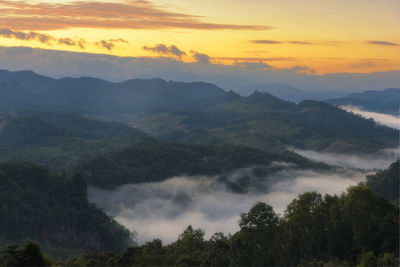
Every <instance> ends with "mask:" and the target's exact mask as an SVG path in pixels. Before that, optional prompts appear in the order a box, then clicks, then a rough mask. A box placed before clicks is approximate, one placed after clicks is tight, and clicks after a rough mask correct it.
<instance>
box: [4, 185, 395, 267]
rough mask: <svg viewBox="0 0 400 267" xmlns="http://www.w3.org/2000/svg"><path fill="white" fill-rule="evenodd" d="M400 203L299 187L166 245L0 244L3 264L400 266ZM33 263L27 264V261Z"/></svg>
mask: <svg viewBox="0 0 400 267" xmlns="http://www.w3.org/2000/svg"><path fill="white" fill-rule="evenodd" d="M398 212H399V208H398V207H397V206H394V205H393V204H391V203H390V202H389V201H387V200H386V199H384V198H382V197H380V196H378V195H375V194H374V193H373V192H372V191H371V189H370V188H368V187H367V186H362V185H360V186H354V187H350V188H349V189H348V190H347V192H346V193H343V194H342V195H340V196H337V195H325V196H322V195H320V194H318V193H316V192H309V193H304V194H301V195H299V196H298V197H297V198H296V199H294V200H293V201H292V202H291V203H290V204H289V205H288V206H287V209H286V211H285V213H284V214H283V215H282V216H279V215H277V214H276V213H275V212H274V210H273V208H272V207H271V206H269V205H267V204H265V203H262V202H259V203H256V204H255V205H254V206H253V207H252V208H251V209H250V210H249V211H248V212H246V213H242V214H241V215H240V221H239V227H240V230H239V231H238V232H236V233H234V234H232V235H224V234H222V233H215V234H214V235H213V236H212V237H211V238H210V239H209V240H205V238H204V231H203V230H201V229H193V228H192V227H191V226H188V227H187V229H186V230H185V231H184V232H183V233H182V234H181V235H180V236H179V237H178V239H177V240H176V241H175V242H173V243H171V244H167V245H163V244H162V241H161V240H159V239H155V240H153V241H150V242H147V243H146V244H144V245H141V246H133V247H130V248H128V249H126V250H125V252H123V253H122V254H115V253H112V252H107V253H89V252H88V253H84V254H82V255H81V256H79V257H75V258H71V259H69V260H68V261H62V260H56V259H51V257H49V256H46V255H43V254H42V253H41V252H40V248H39V247H38V246H37V245H35V244H34V243H26V244H25V245H24V246H23V247H18V246H8V247H5V248H4V249H3V250H1V251H0V261H2V262H3V264H5V266H10V265H23V264H25V265H29V264H40V265H42V264H43V265H45V264H48V265H50V264H51V263H55V264H57V265H59V266H175V265H179V266H355V265H356V264H359V266H397V265H398V264H399V244H398V236H399V219H398ZM27 263H28V264H27Z"/></svg>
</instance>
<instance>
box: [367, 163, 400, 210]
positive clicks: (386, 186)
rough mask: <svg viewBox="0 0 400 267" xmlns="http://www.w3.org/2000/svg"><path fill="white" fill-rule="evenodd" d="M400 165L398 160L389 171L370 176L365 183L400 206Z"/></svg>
mask: <svg viewBox="0 0 400 267" xmlns="http://www.w3.org/2000/svg"><path fill="white" fill-rule="evenodd" d="M399 165H400V161H399V160H397V161H396V162H394V163H392V164H391V165H390V167H389V168H388V169H386V170H383V171H379V172H377V173H375V174H371V175H368V176H367V180H366V182H365V184H366V185H368V186H369V187H371V188H372V190H373V191H374V192H375V193H376V194H378V195H380V196H383V197H385V198H386V199H387V200H389V201H391V202H392V203H393V204H395V205H398V204H399V182H400V169H399Z"/></svg>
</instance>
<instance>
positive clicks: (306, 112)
mask: <svg viewBox="0 0 400 267" xmlns="http://www.w3.org/2000/svg"><path fill="white" fill-rule="evenodd" d="M132 125H133V126H134V127H137V128H139V129H141V130H143V131H145V132H147V133H149V134H150V135H153V136H156V137H158V138H161V139H162V140H166V141H171V142H186V143H210V144H217V143H233V144H239V145H247V146H251V147H255V148H259V149H264V150H266V151H282V150H284V149H287V148H288V147H296V148H302V149H308V150H317V151H326V152H336V153H340V152H344V153H367V152H375V151H377V150H379V149H382V148H385V147H394V146H398V142H399V141H398V131H396V130H394V129H390V128H387V127H383V126H379V125H377V124H376V123H375V122H374V121H372V120H367V119H364V118H362V117H360V116H356V115H354V114H351V113H348V112H346V111H344V110H342V109H340V108H337V107H335V106H333V105H330V104H327V103H323V102H319V101H312V100H308V101H302V102H301V103H299V104H297V105H296V104H294V103H291V102H288V101H284V100H281V99H278V98H276V97H274V96H272V95H270V94H268V93H261V92H255V93H253V94H252V95H250V96H248V97H242V98H240V99H238V100H236V101H233V102H230V103H226V104H221V105H217V106H214V107H210V108H208V109H204V110H202V111H191V112H187V111H177V112H170V113H165V112H164V113H163V114H162V115H160V114H158V115H156V114H152V115H149V116H148V117H147V118H146V117H144V118H141V119H140V120H137V121H135V122H133V123H132Z"/></svg>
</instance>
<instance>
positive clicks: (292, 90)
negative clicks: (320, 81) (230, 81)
mask: <svg viewBox="0 0 400 267" xmlns="http://www.w3.org/2000/svg"><path fill="white" fill-rule="evenodd" d="M255 91H260V92H266V93H269V94H271V95H274V96H276V97H279V98H280V99H284V100H287V101H291V102H296V103H299V102H301V101H303V100H326V99H331V98H338V97H343V96H345V95H346V94H345V93H343V92H337V91H320V92H317V91H307V90H303V89H299V88H296V87H292V86H288V85H284V84H280V83H271V84H258V85H249V86H247V87H244V88H242V89H239V90H237V92H238V93H240V94H241V95H243V96H249V95H251V94H252V93H254V92H255Z"/></svg>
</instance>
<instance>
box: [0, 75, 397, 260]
mask: <svg viewBox="0 0 400 267" xmlns="http://www.w3.org/2000/svg"><path fill="white" fill-rule="evenodd" d="M279 86H281V85H279ZM279 86H278V87H279ZM281 88H284V87H281ZM288 90H289V91H290V90H292V92H298V93H299V94H298V95H296V94H293V98H296V97H300V95H301V91H293V90H295V89H293V88H289V89H288ZM289 91H288V92H289ZM279 92H280V91H275V93H279ZM388 92H389V93H391V94H393V93H394V94H396V92H397V89H389V90H385V91H382V92H377V93H367V94H366V95H367V96H364V94H361V96H359V95H356V96H357V97H360V99H361V98H363V97H364V98H368V97H372V98H375V99H378V97H377V96H380V95H381V94H386V93H388ZM281 93H283V94H285V91H282V92H281ZM371 94H372V96H369V95H371ZM289 95H290V92H289ZM308 96H310V97H311V95H308ZM314 96H316V95H315V94H314ZM353 96H354V95H353ZM298 99H299V100H301V99H300V98H298ZM388 99H394V96H393V95H391V96H388V97H386V98H385V97H382V101H387V100H388ZM295 102H296V101H294V102H291V101H287V100H285V99H280V98H278V97H276V96H273V95H272V94H269V93H267V92H260V91H256V92H253V93H252V94H250V95H248V96H241V95H239V94H237V93H235V92H234V91H227V90H224V89H222V88H220V87H218V86H216V85H213V84H210V83H204V82H190V83H185V82H174V81H165V80H163V79H131V80H127V81H124V82H109V81H105V80H102V79H98V78H90V77H81V78H60V79H55V78H50V77H46V76H42V75H38V74H36V73H34V72H32V71H20V72H10V71H5V70H3V71H0V112H1V115H0V152H1V153H0V170H1V173H0V179H1V180H2V182H3V183H2V184H3V186H6V187H7V190H6V191H4V192H6V196H5V197H4V198H2V199H0V201H2V202H1V203H3V204H4V205H0V215H1V216H0V225H4V227H9V228H10V231H9V234H8V235H3V236H2V238H3V241H1V240H0V241H1V242H4V243H10V242H16V241H22V240H24V239H25V238H35V239H36V240H38V241H39V242H41V243H43V244H47V245H46V251H48V252H49V253H52V255H58V256H60V257H67V256H71V255H77V253H80V252H81V251H83V250H84V249H89V250H91V251H96V252H102V251H104V250H107V249H109V248H110V246H112V247H113V248H115V249H113V250H114V251H116V252H121V251H123V250H124V249H125V248H126V247H128V246H129V245H132V244H133V243H132V242H133V241H138V242H140V243H145V242H146V241H148V240H149V239H152V238H156V237H161V238H162V239H163V240H164V241H167V242H173V241H174V238H175V237H176V236H177V235H178V234H179V233H180V232H181V231H182V230H183V229H184V228H185V227H186V226H187V225H188V224H194V226H195V227H203V228H205V229H206V231H207V235H206V236H207V237H210V236H211V234H212V233H213V232H216V231H225V232H226V231H229V232H235V231H238V229H239V228H238V227H237V225H236V221H237V220H238V218H239V215H238V214H240V213H241V212H244V211H246V210H247V209H248V208H250V206H251V205H252V204H253V203H254V202H257V201H266V202H268V203H271V205H273V207H274V208H275V209H276V210H277V211H278V212H280V213H283V212H284V210H285V207H286V206H287V205H288V204H289V203H290V201H291V200H292V199H293V198H295V197H296V196H297V195H298V194H299V193H303V192H305V191H312V190H318V191H319V192H321V193H329V194H340V193H341V192H343V191H344V190H345V189H346V188H347V187H348V186H351V185H356V184H357V183H359V182H362V181H364V180H365V177H366V175H368V174H370V172H371V171H373V170H376V169H384V168H386V167H388V166H389V165H390V164H391V163H392V162H393V161H396V159H397V158H398V157H399V155H398V147H399V139H398V136H399V131H398V130H396V129H392V128H389V127H386V126H383V125H380V124H377V123H376V122H375V121H373V120H371V119H365V118H363V117H361V116H359V115H356V114H353V113H349V112H346V111H345V110H343V109H342V108H340V107H338V106H336V105H332V104H329V103H326V102H321V101H317V100H301V101H299V102H298V101H297V102H298V103H295ZM9 161H13V162H12V163H10V162H9ZM26 161H29V162H33V163H21V162H26ZM36 164H41V165H42V166H39V165H36ZM31 173H32V174H31ZM10 177H11V178H10ZM27 177H31V178H32V180H30V179H28V178H27ZM391 179H392V178H391V176H390V179H389V181H391ZM50 180H51V181H59V182H57V183H55V182H54V183H53V182H49V181H50ZM31 183H33V184H31ZM36 183H37V184H36ZM379 183H380V180H379V179H378V181H375V184H377V187H378V186H379V188H380V189H379V190H380V192H382V191H384V190H386V185H380V184H379ZM38 185H40V186H39V187H38ZM25 186H27V187H29V188H30V190H25V189H24V187H25ZM41 187H43V189H41ZM86 188H87V191H86ZM382 188H383V189H382ZM13 190H14V191H16V192H18V194H16V195H14V196H12V197H11V195H12V192H13ZM61 191H67V192H68V193H65V194H64V193H63V194H61V193H59V194H56V193H55V192H61ZM43 192H46V194H48V195H49V196H50V198H46V197H42V193H43ZM392 195H393V194H392ZM33 199H37V203H36V202H34V200H33ZM49 201H52V202H54V205H53V206H52V205H48V202H49ZM16 203H22V205H21V206H20V207H19V208H18V209H15V214H14V213H13V214H12V215H10V212H11V211H10V209H9V207H14V206H16V205H17V204H16ZM90 203H92V204H90ZM93 203H94V204H95V205H97V207H100V208H102V209H104V212H105V213H104V212H103V211H101V210H99V209H98V208H97V207H96V206H94V205H93ZM232 203H240V204H238V205H235V206H234V207H233V206H232ZM33 205H36V206H35V207H39V208H40V209H41V210H43V212H42V213H41V212H39V211H36V210H34V208H33ZM63 205H64V206H66V207H67V208H66V209H65V210H63V211H62V212H61V211H58V210H57V209H59V207H61V206H63ZM210 207H211V208H210ZM30 210H33V211H32V212H30ZM23 213H24V214H26V215H27V217H28V218H27V219H25V217H24V216H22V214H23ZM53 216H55V217H57V218H58V217H60V218H66V217H68V218H69V219H68V220H61V221H57V220H53ZM108 216H113V218H115V220H114V219H113V218H110V217H108ZM5 218H8V219H5ZM82 218H89V219H90V220H89V221H84V220H82ZM97 220H100V223H96V222H92V221H97ZM31 221H34V222H36V223H38V224H39V226H40V227H39V226H38V227H36V228H34V229H31V228H29V227H28V226H27V225H31ZM120 224H123V226H122V225H120ZM12 225H18V227H19V228H20V229H21V231H20V232H19V231H18V229H16V228H12ZM125 227H126V228H125ZM7 229H8V228H7ZM63 229H67V231H68V234H64V233H63V231H64V230H63ZM166 229H169V230H168V231H167V230H166ZM135 231H137V232H138V236H139V237H138V238H137V239H132V236H131V234H132V233H134V232H135ZM29 233H31V234H29ZM78 235H79V236H84V237H85V241H80V240H78V239H77V236H78ZM49 236H56V238H52V237H49ZM87 240H89V241H87ZM1 242H0V243H1ZM65 255H67V256H65Z"/></svg>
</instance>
